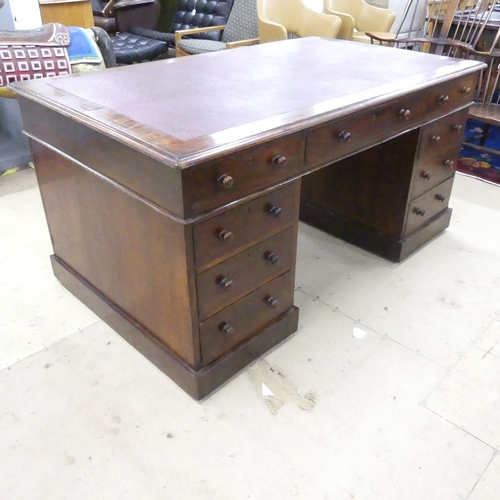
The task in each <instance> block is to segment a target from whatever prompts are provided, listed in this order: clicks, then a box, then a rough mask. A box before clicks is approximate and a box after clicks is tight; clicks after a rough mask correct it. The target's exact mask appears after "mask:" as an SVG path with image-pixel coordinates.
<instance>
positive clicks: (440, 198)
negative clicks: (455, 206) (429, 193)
mask: <svg viewBox="0 0 500 500" xmlns="http://www.w3.org/2000/svg"><path fill="white" fill-rule="evenodd" d="M434 198H436V200H437V201H440V202H441V203H442V202H443V201H444V200H446V196H443V195H442V194H437V195H436V196H435V197H434Z"/></svg>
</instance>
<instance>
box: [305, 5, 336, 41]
mask: <svg viewBox="0 0 500 500" xmlns="http://www.w3.org/2000/svg"><path fill="white" fill-rule="evenodd" d="M341 27H342V21H341V19H340V17H339V16H337V15H335V16H334V15H329V14H320V13H319V12H315V11H313V10H309V9H307V10H306V11H304V12H303V16H302V19H301V23H300V26H299V29H298V32H297V33H296V34H297V35H298V36H300V37H301V38H303V37H305V36H320V37H323V38H337V37H338V34H339V32H340V29H341Z"/></svg>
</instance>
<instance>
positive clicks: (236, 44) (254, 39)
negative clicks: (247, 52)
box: [226, 38, 260, 49]
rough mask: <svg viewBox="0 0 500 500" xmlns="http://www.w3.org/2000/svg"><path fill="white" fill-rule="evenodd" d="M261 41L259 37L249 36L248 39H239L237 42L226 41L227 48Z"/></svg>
mask: <svg viewBox="0 0 500 500" xmlns="http://www.w3.org/2000/svg"><path fill="white" fill-rule="evenodd" d="M259 42H260V39H259V38H249V39H248V40H238V41H237V42H228V43H226V48H228V49H234V48H235V47H244V46H245V45H256V44H258V43H259Z"/></svg>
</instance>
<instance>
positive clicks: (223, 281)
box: [217, 277, 233, 288]
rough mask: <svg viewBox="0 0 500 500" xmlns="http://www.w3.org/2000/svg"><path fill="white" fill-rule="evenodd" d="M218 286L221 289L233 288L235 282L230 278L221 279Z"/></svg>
mask: <svg viewBox="0 0 500 500" xmlns="http://www.w3.org/2000/svg"><path fill="white" fill-rule="evenodd" d="M217 284H218V285H219V286H220V287H221V288H230V287H232V286H233V280H230V279H229V278H224V277H222V278H219V279H218V280H217Z"/></svg>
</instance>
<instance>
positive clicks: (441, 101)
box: [438, 95, 450, 104]
mask: <svg viewBox="0 0 500 500" xmlns="http://www.w3.org/2000/svg"><path fill="white" fill-rule="evenodd" d="M449 100H450V98H449V97H448V96H447V95H441V96H439V99H438V102H439V104H448V101H449Z"/></svg>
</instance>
